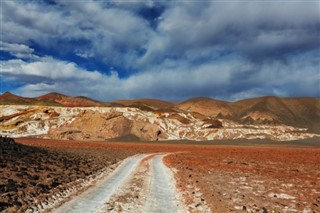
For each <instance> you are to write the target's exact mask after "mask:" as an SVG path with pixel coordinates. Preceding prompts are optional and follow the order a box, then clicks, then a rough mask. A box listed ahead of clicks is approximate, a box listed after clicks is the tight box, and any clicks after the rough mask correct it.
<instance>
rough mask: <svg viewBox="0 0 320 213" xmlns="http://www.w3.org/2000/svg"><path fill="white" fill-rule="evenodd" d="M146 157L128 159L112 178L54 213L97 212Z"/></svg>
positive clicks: (106, 179)
mask: <svg viewBox="0 0 320 213" xmlns="http://www.w3.org/2000/svg"><path fill="white" fill-rule="evenodd" d="M144 157H145V155H136V156H134V157H131V158H128V159H126V160H125V161H124V162H123V163H122V164H121V165H120V166H119V167H118V168H117V169H116V170H115V171H114V172H113V173H112V174H111V175H110V176H108V177H106V178H105V179H104V180H102V181H101V182H99V183H97V184H96V186H94V187H92V188H90V189H89V190H87V191H85V192H84V193H82V194H80V195H79V196H77V197H75V198H74V199H72V200H71V201H69V202H67V203H65V204H63V205H62V206H60V207H59V208H57V209H55V210H54V211H53V212H54V213H65V212H68V213H81V212H86V213H90V212H96V211H98V210H99V209H100V208H102V207H103V205H104V204H105V203H106V202H108V200H109V199H110V197H111V196H112V195H113V194H114V193H115V192H116V191H117V190H118V188H119V187H121V185H123V183H124V182H125V181H127V178H128V176H130V174H131V172H132V171H133V170H135V168H136V167H137V166H138V164H139V162H140V160H141V159H143V158H144Z"/></svg>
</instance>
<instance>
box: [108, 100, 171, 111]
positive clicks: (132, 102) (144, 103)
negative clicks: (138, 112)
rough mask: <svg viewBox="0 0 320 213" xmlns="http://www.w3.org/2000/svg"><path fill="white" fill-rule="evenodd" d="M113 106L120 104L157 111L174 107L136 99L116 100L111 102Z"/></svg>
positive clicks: (156, 101)
mask: <svg viewBox="0 0 320 213" xmlns="http://www.w3.org/2000/svg"><path fill="white" fill-rule="evenodd" d="M112 103H115V104H121V105H123V106H127V107H136V108H139V109H145V110H159V109H169V108H172V107H174V103H172V102H168V101H162V100H156V99H148V98H144V99H136V100H116V101H112Z"/></svg>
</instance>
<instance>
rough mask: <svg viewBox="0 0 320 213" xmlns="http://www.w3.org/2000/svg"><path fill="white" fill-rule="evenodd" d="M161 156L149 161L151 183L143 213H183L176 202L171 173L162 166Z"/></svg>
mask: <svg viewBox="0 0 320 213" xmlns="http://www.w3.org/2000/svg"><path fill="white" fill-rule="evenodd" d="M163 157H164V156H163V155H158V156H156V157H154V158H153V159H152V160H151V171H152V172H151V182H150V191H149V196H148V198H147V203H146V205H145V207H144V211H143V212H164V213H165V212H183V209H184V208H182V206H181V204H179V203H178V202H177V201H176V200H177V199H176V196H177V192H176V186H175V181H174V178H173V175H172V174H171V171H170V170H169V169H168V168H167V167H166V166H165V165H164V164H163V161H162V160H163Z"/></svg>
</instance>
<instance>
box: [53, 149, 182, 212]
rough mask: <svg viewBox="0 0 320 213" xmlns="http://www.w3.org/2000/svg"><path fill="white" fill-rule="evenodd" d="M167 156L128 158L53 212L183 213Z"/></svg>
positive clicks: (136, 156)
mask: <svg viewBox="0 0 320 213" xmlns="http://www.w3.org/2000/svg"><path fill="white" fill-rule="evenodd" d="M164 156H165V154H148V155H146V154H140V155H135V156H133V157H130V158H127V159H125V160H124V161H123V162H122V163H121V164H120V165H119V166H118V168H117V169H115V170H114V172H112V173H111V174H110V175H108V176H107V177H105V178H103V179H101V180H99V181H98V182H97V183H96V184H95V185H93V186H91V187H90V188H89V189H88V190H86V191H85V192H83V193H81V194H80V195H77V196H74V197H73V198H72V199H71V200H70V201H68V202H66V203H64V204H62V205H61V206H60V207H58V208H56V209H55V210H54V211H53V212H55V213H60V212H74V213H78V212H79V213H81V212H88V213H89V212H119V211H125V212H184V210H185V209H186V208H185V207H184V205H183V201H182V198H181V196H180V195H179V193H178V192H177V190H176V184H175V180H174V176H173V174H172V172H171V170H170V169H169V168H168V167H166V166H165V164H164V163H163V157H164ZM132 186H136V187H134V188H132ZM128 201H130V202H128Z"/></svg>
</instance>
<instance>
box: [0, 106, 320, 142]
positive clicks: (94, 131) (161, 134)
mask: <svg viewBox="0 0 320 213" xmlns="http://www.w3.org/2000/svg"><path fill="white" fill-rule="evenodd" d="M0 108H1V110H0V117H1V118H5V119H2V121H0V134H2V135H8V136H12V137H26V136H28V137H30V136H32V137H40V138H51V139H67V140H108V139H112V138H122V137H125V136H127V135H130V137H131V136H133V137H135V138H139V139H140V140H144V141H156V140H196V141H201V140H203V141H205V140H217V139H218V140H224V139H239V138H246V139H255V138H259V139H271V140H298V139H305V138H310V137H319V136H320V135H317V134H313V133H308V132H307V129H304V128H296V127H292V126H288V125H283V124H280V123H277V122H275V118H274V117H273V116H270V115H269V114H265V116H264V117H263V118H262V117H259V114H257V113H252V114H250V116H247V117H244V118H243V119H244V120H245V121H242V122H235V121H230V120H228V119H217V118H214V117H211V116H205V115H202V114H200V113H195V112H193V113H192V112H175V111H167V112H166V111H159V110H158V111H149V110H148V111H144V110H141V109H138V108H131V107H38V106H12V105H7V106H0Z"/></svg>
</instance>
